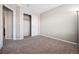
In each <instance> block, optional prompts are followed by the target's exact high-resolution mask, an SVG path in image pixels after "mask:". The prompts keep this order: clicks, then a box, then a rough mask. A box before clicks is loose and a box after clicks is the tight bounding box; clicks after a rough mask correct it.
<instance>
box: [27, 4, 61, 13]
mask: <svg viewBox="0 0 79 59" xmlns="http://www.w3.org/2000/svg"><path fill="white" fill-rule="evenodd" d="M58 6H60V4H30V5H28V7H29V9H30V10H31V11H33V12H35V13H43V12H46V11H48V10H50V9H54V8H56V7H58Z"/></svg>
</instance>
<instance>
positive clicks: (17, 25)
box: [0, 4, 79, 54]
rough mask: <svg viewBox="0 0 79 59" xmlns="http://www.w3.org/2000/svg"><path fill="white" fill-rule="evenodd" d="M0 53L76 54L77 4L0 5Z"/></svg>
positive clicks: (78, 48)
mask: <svg viewBox="0 0 79 59" xmlns="http://www.w3.org/2000/svg"><path fill="white" fill-rule="evenodd" d="M0 53H1V54H78V53H79V4H0Z"/></svg>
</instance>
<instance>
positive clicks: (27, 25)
mask: <svg viewBox="0 0 79 59" xmlns="http://www.w3.org/2000/svg"><path fill="white" fill-rule="evenodd" d="M23 27H24V36H30V16H29V15H24V26H23Z"/></svg>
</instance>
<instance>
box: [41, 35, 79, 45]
mask: <svg viewBox="0 0 79 59" xmlns="http://www.w3.org/2000/svg"><path fill="white" fill-rule="evenodd" d="M41 35H42V34H41ZM42 36H45V37H48V38H52V39H55V40H59V41H63V42H66V43H71V44H77V43H75V42H71V41H68V40H63V39H59V38H55V37H51V36H47V35H42ZM78 45H79V44H78Z"/></svg>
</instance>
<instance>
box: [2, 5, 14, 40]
mask: <svg viewBox="0 0 79 59" xmlns="http://www.w3.org/2000/svg"><path fill="white" fill-rule="evenodd" d="M4 8H6V9H8V10H10V11H12V22H13V23H12V27H13V25H14V21H13V20H14V19H13V15H14V13H13V10H12V9H11V8H9V7H7V6H6V5H3V6H2V9H3V12H4ZM3 17H4V16H3ZM3 20H4V19H3ZM4 21H5V20H4ZM3 24H4V22H3ZM13 28H14V27H13ZM13 34H14V31H13V29H12V38H11V39H12V40H13V37H14V36H13ZM3 39H5V37H4V26H3Z"/></svg>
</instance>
